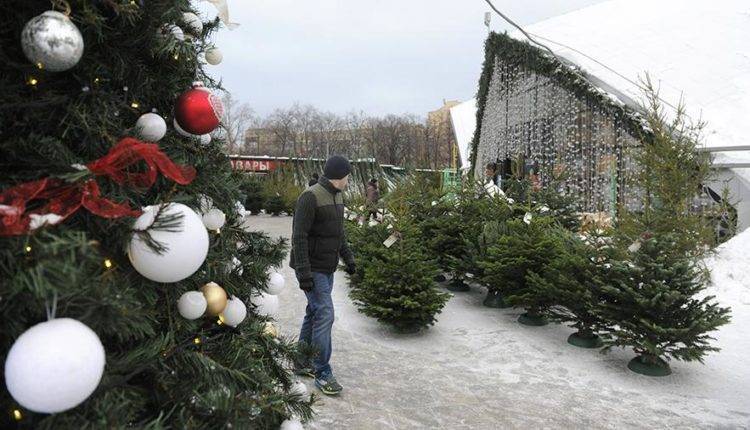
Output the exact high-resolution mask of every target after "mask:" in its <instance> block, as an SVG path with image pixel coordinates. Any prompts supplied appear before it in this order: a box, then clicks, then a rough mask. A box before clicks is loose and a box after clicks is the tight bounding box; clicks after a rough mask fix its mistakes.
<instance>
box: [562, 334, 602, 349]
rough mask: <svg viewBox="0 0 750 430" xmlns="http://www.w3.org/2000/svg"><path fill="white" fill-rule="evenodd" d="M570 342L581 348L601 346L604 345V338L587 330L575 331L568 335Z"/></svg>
mask: <svg viewBox="0 0 750 430" xmlns="http://www.w3.org/2000/svg"><path fill="white" fill-rule="evenodd" d="M568 343H569V344H571V345H574V346H577V347H579V348H601V347H602V345H604V342H603V341H602V338H600V337H599V336H597V335H595V334H593V333H586V332H581V331H578V332H575V333H573V334H571V335H570V336H568Z"/></svg>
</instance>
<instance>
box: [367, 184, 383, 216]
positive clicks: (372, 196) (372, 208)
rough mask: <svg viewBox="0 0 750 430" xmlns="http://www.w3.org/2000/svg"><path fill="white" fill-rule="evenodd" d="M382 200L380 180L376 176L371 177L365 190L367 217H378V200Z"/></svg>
mask: <svg viewBox="0 0 750 430" xmlns="http://www.w3.org/2000/svg"><path fill="white" fill-rule="evenodd" d="M379 200H380V190H379V189H378V180H377V179H375V178H372V179H370V182H368V183H367V189H366V192H365V202H366V203H365V204H366V206H367V211H368V213H369V214H368V215H367V219H370V218H374V219H378V201H379Z"/></svg>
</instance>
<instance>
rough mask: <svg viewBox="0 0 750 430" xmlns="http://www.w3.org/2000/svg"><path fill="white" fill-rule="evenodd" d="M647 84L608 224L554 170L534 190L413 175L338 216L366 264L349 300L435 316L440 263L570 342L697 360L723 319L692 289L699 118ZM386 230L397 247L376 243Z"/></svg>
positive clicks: (410, 322) (461, 286)
mask: <svg viewBox="0 0 750 430" xmlns="http://www.w3.org/2000/svg"><path fill="white" fill-rule="evenodd" d="M646 95H647V96H648V97H647V99H648V100H649V101H650V104H649V105H648V106H646V108H647V109H646V111H647V113H648V114H647V115H646V118H645V119H646V120H647V122H648V125H649V128H650V130H651V133H652V135H651V138H650V139H649V140H648V141H647V142H646V143H644V145H643V147H641V148H638V149H637V150H636V151H634V154H633V157H634V158H635V161H636V164H637V165H638V166H639V169H638V172H637V173H636V174H635V175H634V176H635V177H634V180H633V182H632V183H631V184H628V185H629V186H630V187H632V189H637V190H638V193H639V196H640V199H641V201H640V204H639V205H636V206H634V207H624V206H623V207H621V208H619V214H618V217H617V218H616V219H615V221H614V222H613V223H611V222H610V223H601V222H599V223H594V224H591V223H582V220H581V217H580V216H579V213H578V212H577V209H576V204H575V200H574V198H573V197H572V196H570V195H566V193H565V192H564V191H562V187H561V186H560V184H561V183H562V182H561V181H560V180H559V178H558V180H557V181H555V180H553V181H552V182H551V183H550V184H547V185H546V186H545V187H541V188H539V187H534V186H533V185H532V184H531V183H530V182H529V181H527V180H524V179H510V180H507V181H504V183H503V189H504V190H505V192H503V191H502V190H501V189H499V188H495V187H492V186H486V185H485V184H464V185H463V186H462V187H461V188H460V189H450V190H439V189H437V188H436V187H433V186H430V184H429V181H426V180H424V179H420V178H418V177H415V178H413V179H412V180H410V181H406V182H405V183H403V184H401V185H398V186H397V187H396V188H395V190H393V191H392V192H391V193H390V194H389V195H387V196H386V198H385V201H386V203H385V210H384V212H385V213H386V216H385V217H384V218H383V220H382V222H377V223H376V222H373V221H369V222H367V221H364V217H362V216H360V217H359V218H354V220H353V221H350V222H349V224H348V230H347V231H348V234H349V238H350V239H351V240H352V242H353V244H354V246H355V251H356V254H357V258H358V259H359V261H358V265H360V266H361V267H364V271H363V272H364V273H363V274H362V275H358V276H357V277H355V279H352V280H351V285H352V288H351V293H350V294H351V296H352V298H353V299H354V300H355V303H356V304H357V305H358V306H359V308H360V310H361V311H362V312H364V313H365V314H367V315H370V316H373V317H376V318H378V319H379V320H381V321H384V322H387V323H390V324H392V325H394V326H395V327H397V328H403V327H404V326H411V327H415V326H418V327H423V326H426V325H430V324H433V323H434V322H435V315H436V313H437V312H439V310H440V308H441V307H442V306H443V304H444V303H445V300H446V298H445V296H444V295H443V293H441V292H440V291H439V290H438V289H436V288H435V286H436V282H437V281H442V280H444V278H445V277H444V276H443V275H442V274H443V273H445V274H447V275H448V276H449V277H450V278H451V281H450V283H449V284H448V285H447V288H448V289H449V290H451V291H465V290H468V289H469V285H472V284H473V285H479V286H483V287H485V288H486V289H487V291H488V294H487V297H486V298H485V300H484V305H485V306H489V307H495V308H505V307H514V308H519V309H522V310H523V313H522V314H521V315H520V317H519V322H521V323H523V324H527V325H537V326H538V325H545V324H547V323H548V321H554V322H561V323H565V324H568V325H570V326H571V327H573V328H575V329H576V332H575V333H573V334H571V335H570V337H569V339H568V342H569V343H571V344H573V345H576V346H580V347H586V348H602V350H603V351H605V352H606V351H607V350H609V349H611V348H612V347H624V348H631V349H632V350H633V351H634V352H635V353H636V357H635V358H634V359H633V360H632V361H631V362H630V363H629V365H628V367H629V368H630V369H631V370H634V371H636V372H640V373H644V374H648V375H667V374H669V373H670V372H671V370H670V367H669V364H668V360H670V359H678V360H685V361H692V360H698V361H702V359H703V357H704V356H705V355H706V353H708V352H711V351H716V350H717V348H715V347H714V346H712V345H711V343H710V341H711V337H710V332H712V331H714V330H716V329H717V328H718V327H719V326H721V325H723V324H726V323H727V322H728V321H729V309H728V308H723V307H720V306H719V305H718V303H717V302H716V301H715V299H714V297H712V296H708V295H706V294H705V293H703V291H704V290H705V288H706V286H707V282H708V279H709V278H708V273H707V270H706V268H705V267H704V266H703V265H702V263H701V262H702V257H703V256H704V255H705V254H706V252H707V251H709V249H710V247H711V245H712V244H713V240H714V239H713V238H712V231H711V229H710V228H709V224H708V219H707V217H706V214H705V213H702V212H701V211H699V210H696V198H697V197H698V194H699V193H700V191H701V190H702V186H703V183H704V182H705V181H706V179H707V175H708V164H707V163H708V160H707V159H706V158H705V157H704V156H703V155H701V153H700V152H697V151H695V146H696V142H698V141H699V138H700V135H699V133H700V129H701V127H700V125H699V124H698V125H691V124H688V123H687V119H686V117H685V115H684V113H683V110H682V109H680V110H679V112H678V113H677V115H676V116H673V117H672V118H671V119H669V118H667V117H666V115H665V113H664V112H663V111H662V108H661V106H660V105H659V100H658V95H657V94H656V92H655V91H653V90H652V91H649V92H647V94H646ZM392 235H397V236H398V238H399V240H400V241H401V242H402V246H398V245H397V244H398V243H399V242H398V241H397V242H395V243H396V244H394V245H392V246H391V247H386V246H384V244H383V243H384V242H385V241H386V240H387V239H388V238H389V237H390V236H392ZM435 274H437V276H436V277H435V278H434V281H433V278H432V275H435Z"/></svg>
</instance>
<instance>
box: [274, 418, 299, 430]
mask: <svg viewBox="0 0 750 430" xmlns="http://www.w3.org/2000/svg"><path fill="white" fill-rule="evenodd" d="M279 430H305V428H304V427H302V422H300V420H298V419H297V418H292V419H288V420H286V421H284V422H283V423H281V427H279Z"/></svg>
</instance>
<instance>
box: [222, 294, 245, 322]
mask: <svg viewBox="0 0 750 430" xmlns="http://www.w3.org/2000/svg"><path fill="white" fill-rule="evenodd" d="M221 315H222V317H221V320H222V321H223V322H224V324H226V325H228V326H232V327H237V326H238V325H239V324H240V323H241V322H242V321H244V320H245V317H246V316H247V306H245V302H243V301H242V300H240V299H238V298H237V297H235V296H232V298H231V299H229V301H228V302H227V307H226V308H224V312H222V313H221Z"/></svg>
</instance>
